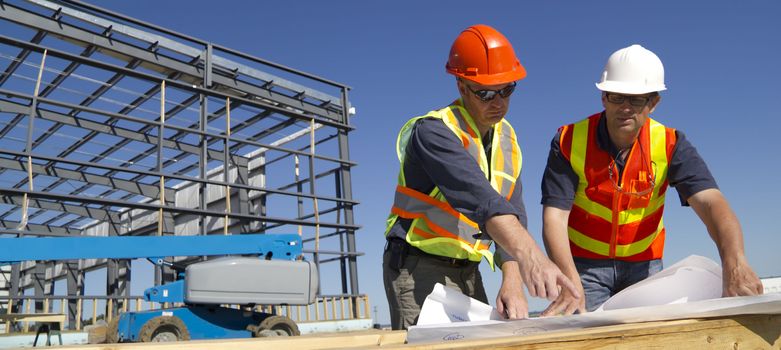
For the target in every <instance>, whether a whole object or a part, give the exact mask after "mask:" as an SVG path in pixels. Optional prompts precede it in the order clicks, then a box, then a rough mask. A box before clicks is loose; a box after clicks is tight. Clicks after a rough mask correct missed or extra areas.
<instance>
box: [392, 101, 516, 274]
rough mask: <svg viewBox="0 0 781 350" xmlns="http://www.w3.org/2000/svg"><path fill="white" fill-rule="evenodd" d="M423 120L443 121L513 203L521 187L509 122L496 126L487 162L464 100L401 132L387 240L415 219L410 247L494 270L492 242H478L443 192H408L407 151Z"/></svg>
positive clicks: (475, 232) (475, 229) (409, 236)
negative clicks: (396, 225)
mask: <svg viewBox="0 0 781 350" xmlns="http://www.w3.org/2000/svg"><path fill="white" fill-rule="evenodd" d="M421 118H437V119H440V120H442V121H443V122H444V123H445V125H446V126H447V127H448V129H450V130H451V131H452V132H453V133H454V134H455V135H456V137H457V138H458V139H459V140H461V143H462V144H463V146H464V148H465V149H466V150H467V152H469V154H470V155H472V157H473V158H474V159H475V161H476V162H477V164H478V165H479V166H480V169H482V170H483V173H485V176H486V179H487V180H489V181H490V182H491V187H493V188H494V189H495V190H496V192H497V193H499V194H500V195H501V196H502V197H504V198H506V199H507V200H509V199H510V197H511V196H512V193H513V190H514V188H515V181H516V179H517V178H518V176H519V175H520V173H521V163H522V157H521V148H520V147H519V146H518V142H517V140H516V136H515V130H513V127H512V126H511V125H510V123H509V122H507V120H505V119H502V121H501V122H500V123H496V124H495V125H494V126H493V132H494V136H493V140H492V142H493V143H492V145H491V149H492V150H493V151H492V154H491V160H490V162H489V161H488V159H486V155H485V150H484V148H483V142H482V139H481V135H480V133H479V132H478V131H477V130H478V129H477V127H476V126H475V123H474V121H473V120H472V117H471V116H470V115H469V112H467V111H466V109H465V108H464V107H462V105H461V101H460V100H457V101H456V102H454V103H453V104H451V105H450V106H447V107H445V108H443V109H440V110H437V111H432V112H429V113H428V114H426V115H424V116H420V117H415V118H412V119H410V120H409V121H407V123H406V124H404V126H403V127H402V128H401V131H400V132H399V136H398V139H397V141H396V153H397V155H398V158H399V162H400V163H401V169H400V171H399V183H398V186H397V187H396V195H395V198H394V202H393V208H392V209H391V214H390V216H389V217H388V220H387V227H386V230H385V234H386V235H387V234H388V232H389V231H390V229H391V227H392V226H393V224H394V223H395V222H396V220H397V219H398V218H399V217H401V218H405V219H410V220H412V223H411V225H410V228H409V230H408V231H407V236H406V241H407V243H409V244H410V245H412V246H414V247H417V248H418V249H420V250H422V251H424V252H426V253H429V254H433V255H440V256H446V257H451V258H456V259H469V260H471V261H480V260H481V259H482V258H483V257H485V258H486V260H487V261H488V263H489V264H490V265H491V268H492V269H493V268H494V261H493V260H494V259H493V254H492V253H491V252H490V251H489V249H488V248H489V247H490V245H491V240H490V239H478V238H477V237H480V229H479V227H478V224H477V223H475V222H474V221H472V220H470V219H469V218H467V217H466V216H464V215H463V214H461V213H459V212H458V211H456V210H455V209H453V207H452V206H450V204H448V202H447V200H446V199H445V196H444V195H443V194H442V193H441V192H440V190H439V188H437V187H434V189H433V190H432V191H431V192H430V193H428V194H426V193H423V192H418V191H416V190H414V189H411V188H409V187H407V186H406V179H405V178H404V156H405V148H406V146H407V142H408V141H409V137H410V134H411V133H412V130H413V127H414V125H415V122H416V121H417V120H418V119H421ZM489 167H490V168H489ZM489 169H490V178H489Z"/></svg>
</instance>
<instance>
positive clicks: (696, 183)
mask: <svg viewBox="0 0 781 350" xmlns="http://www.w3.org/2000/svg"><path fill="white" fill-rule="evenodd" d="M675 136H676V139H677V141H676V143H675V148H674V149H673V154H672V161H671V162H670V164H669V165H668V168H667V180H668V181H669V182H670V186H672V187H675V190H676V191H677V192H678V197H679V199H680V201H681V205H683V206H688V205H689V204H688V202H687V200H688V199H689V197H691V196H692V195H693V194H695V193H697V192H700V191H702V190H706V189H709V188H718V186H717V185H716V180H715V179H714V178H713V175H711V173H710V170H708V166H707V165H706V164H705V161H704V160H703V159H702V157H700V154H699V153H697V149H696V148H694V146H692V144H691V143H689V140H687V139H686V136H685V135H684V134H683V132H681V131H678V130H676V131H675ZM560 138H561V131H559V132H557V133H556V136H555V137H553V141H551V146H550V152H549V153H548V165H547V166H546V167H545V173H544V174H543V176H542V205H548V206H552V207H556V208H559V209H563V210H570V209H571V208H572V203H573V202H574V200H575V191H577V189H578V175H577V174H575V171H574V170H572V166H571V165H570V162H569V161H568V160H567V159H566V158H565V157H564V155H562V154H561V145H559V140H560ZM597 145H599V148H600V149H602V150H604V151H607V152H608V153H609V154H610V156H611V157H613V159H615V161H616V166H617V167H618V170H619V172H623V170H624V165H625V159H623V158H622V157H618V152H619V149H618V147H616V145H615V144H613V141H612V140H610V135H609V134H608V131H607V122H606V120H605V113H604V112H602V116H601V117H600V118H599V125H598V126H597Z"/></svg>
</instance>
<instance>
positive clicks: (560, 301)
mask: <svg viewBox="0 0 781 350" xmlns="http://www.w3.org/2000/svg"><path fill="white" fill-rule="evenodd" d="M572 281H573V283H574V284H575V286H576V287H577V288H578V291H580V295H581V296H583V295H586V294H585V293H584V292H583V285H582V284H581V283H580V278H576V279H572ZM576 310H577V311H578V312H579V313H581V314H583V313H585V312H586V298H583V297H580V298H576V297H575V296H574V295H572V294H571V293H570V291H569V289H563V290H562V291H561V293H560V294H559V297H558V298H556V300H554V301H553V302H552V303H551V304H550V305H549V306H548V308H547V309H545V310H544V311H543V312H542V314H541V316H556V315H562V314H563V315H572V314H573V313H574V312H575V311H576Z"/></svg>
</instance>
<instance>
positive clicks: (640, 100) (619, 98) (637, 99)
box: [605, 92, 656, 107]
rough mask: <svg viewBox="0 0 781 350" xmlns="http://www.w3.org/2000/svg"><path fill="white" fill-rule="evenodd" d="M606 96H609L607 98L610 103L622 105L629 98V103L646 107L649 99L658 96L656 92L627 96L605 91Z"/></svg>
mask: <svg viewBox="0 0 781 350" xmlns="http://www.w3.org/2000/svg"><path fill="white" fill-rule="evenodd" d="M605 96H606V97H607V100H608V101H609V102H610V103H615V104H617V105H620V104H622V103H624V101H626V100H627V99H629V104H630V105H632V106H635V107H644V106H645V105H647V104H648V101H651V99H652V98H654V97H656V94H653V95H645V96H627V95H621V94H611V93H607V92H606V93H605Z"/></svg>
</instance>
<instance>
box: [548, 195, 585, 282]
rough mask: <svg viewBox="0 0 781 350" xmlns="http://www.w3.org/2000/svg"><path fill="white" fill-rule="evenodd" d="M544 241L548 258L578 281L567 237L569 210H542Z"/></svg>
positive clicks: (553, 208) (551, 208)
mask: <svg viewBox="0 0 781 350" xmlns="http://www.w3.org/2000/svg"><path fill="white" fill-rule="evenodd" d="M542 217H543V219H542V223H543V225H542V239H543V242H544V243H545V250H546V251H547V253H548V257H550V259H551V260H553V262H554V263H556V265H558V266H559V268H560V269H561V272H563V273H564V274H565V275H567V277H569V278H570V279H573V280H575V279H578V278H579V277H578V271H577V269H576V268H575V262H574V261H573V259H572V252H571V251H570V247H569V237H568V235H567V221H568V220H569V210H563V209H559V208H555V207H549V206H545V207H543V210H542Z"/></svg>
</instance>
